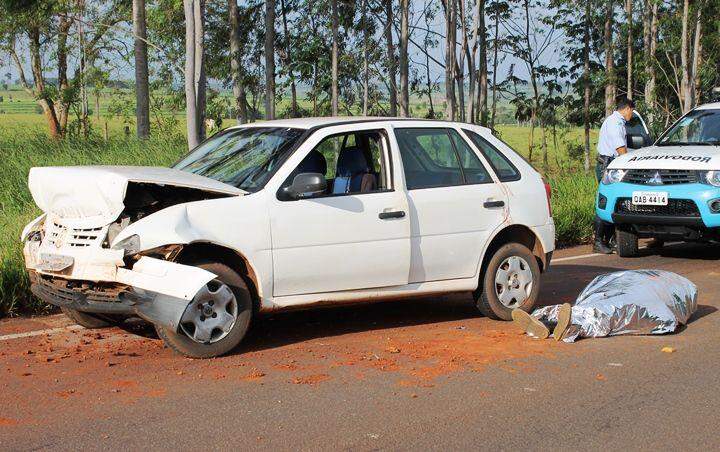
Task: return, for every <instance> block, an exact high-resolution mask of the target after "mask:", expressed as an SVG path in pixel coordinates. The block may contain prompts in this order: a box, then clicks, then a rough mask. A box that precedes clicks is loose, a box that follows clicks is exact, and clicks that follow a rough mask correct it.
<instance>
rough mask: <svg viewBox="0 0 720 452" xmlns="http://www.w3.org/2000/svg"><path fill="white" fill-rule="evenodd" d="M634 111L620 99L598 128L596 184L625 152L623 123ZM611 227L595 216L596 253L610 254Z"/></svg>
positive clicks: (630, 103)
mask: <svg viewBox="0 0 720 452" xmlns="http://www.w3.org/2000/svg"><path fill="white" fill-rule="evenodd" d="M634 109H635V103H633V101H632V100H630V99H628V98H627V97H620V98H618V99H617V101H616V104H615V111H614V112H613V113H612V114H611V115H610V116H608V117H607V118H605V121H603V123H602V126H601V127H600V137H599V139H598V157H597V164H596V166H595V176H596V177H597V180H598V182H600V181H601V180H602V177H603V173H604V172H605V169H606V168H607V166H608V165H609V164H610V162H612V161H613V160H615V157H617V156H618V155H622V154H625V153H626V152H627V138H626V132H625V122H627V121H630V120H631V119H632V116H633V111H634ZM613 232H614V230H613V226H612V225H611V224H608V223H605V222H604V221H602V220H601V219H600V218H598V216H597V215H595V245H594V246H593V251H595V252H596V253H603V254H611V253H612V248H611V247H610V239H611V238H612V236H613Z"/></svg>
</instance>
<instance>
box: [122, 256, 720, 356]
mask: <svg viewBox="0 0 720 452" xmlns="http://www.w3.org/2000/svg"><path fill="white" fill-rule="evenodd" d="M619 270H622V269H620V268H614V267H601V266H594V265H577V264H571V265H567V264H564V265H558V266H556V267H554V269H553V270H552V271H551V272H549V273H546V274H545V275H543V280H542V288H541V291H540V299H539V301H538V306H546V305H551V304H559V303H572V302H574V301H575V298H576V297H577V296H578V295H579V294H580V292H581V291H582V289H584V288H585V286H586V285H587V284H588V283H589V282H590V281H591V280H592V279H593V278H595V277H596V276H598V275H600V274H602V273H609V272H613V271H619ZM715 311H717V309H716V308H715V307H713V306H708V305H701V306H699V307H698V310H697V312H696V313H695V315H693V317H692V320H691V323H692V322H693V321H695V320H698V319H700V318H702V317H704V316H706V315H709V314H712V313H714V312H715ZM479 316H480V314H479V313H478V311H477V310H476V308H475V306H474V304H473V299H472V295H471V294H469V293H463V294H449V295H438V296H426V297H421V298H407V299H401V300H394V301H384V302H375V303H370V304H347V305H339V306H333V307H324V308H316V309H309V310H306V311H292V312H284V313H276V314H271V315H263V316H260V317H259V318H258V319H257V320H256V321H255V322H254V324H253V327H252V328H251V330H250V331H249V332H248V335H247V337H246V338H245V340H244V341H243V343H242V345H241V346H240V347H239V348H238V349H237V350H236V352H235V353H245V352H248V351H261V350H265V349H271V348H276V347H281V346H285V345H291V344H294V343H300V342H304V341H308V340H312V339H318V338H331V337H334V336H341V335H345V334H352V333H359V332H367V331H376V330H390V329H393V328H399V327H408V326H418V325H431V324H438V323H445V322H455V321H460V320H465V319H468V320H469V319H473V318H477V317H479ZM121 328H123V329H124V330H126V331H128V332H130V333H133V334H137V335H140V336H145V337H152V338H156V337H157V335H156V333H155V329H154V328H153V327H152V325H150V324H148V323H145V322H142V321H129V322H125V323H124V324H123V325H122V326H121Z"/></svg>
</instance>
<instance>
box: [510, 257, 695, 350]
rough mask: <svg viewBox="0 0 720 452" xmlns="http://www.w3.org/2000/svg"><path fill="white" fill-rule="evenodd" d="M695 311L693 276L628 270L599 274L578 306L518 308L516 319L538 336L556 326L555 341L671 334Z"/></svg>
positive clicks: (581, 296)
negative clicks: (691, 278) (529, 311)
mask: <svg viewBox="0 0 720 452" xmlns="http://www.w3.org/2000/svg"><path fill="white" fill-rule="evenodd" d="M696 309H697V287H696V286H695V284H693V283H692V282H690V281H689V280H688V279H686V278H684V277H682V276H680V275H678V274H675V273H672V272H668V271H664V270H627V271H620V272H614V273H608V274H604V275H600V276H597V277H596V278H595V279H594V280H593V281H592V282H591V283H590V284H589V285H588V286H587V287H586V288H585V290H583V292H582V293H581V294H580V296H578V298H577V301H576V302H575V305H574V306H571V305H569V304H567V303H566V304H562V305H552V306H545V307H543V308H540V309H536V310H535V311H534V312H533V313H532V314H527V313H525V312H524V311H521V310H519V309H516V310H515V311H513V320H514V321H515V323H516V325H518V326H519V327H520V328H521V329H523V330H524V331H525V332H526V333H527V334H528V335H531V336H533V337H538V338H545V337H548V335H549V329H550V328H553V337H554V338H555V340H562V341H564V342H574V341H575V340H576V339H577V338H579V337H606V336H616V335H622V334H665V333H672V332H674V331H675V330H677V328H678V327H679V326H680V325H685V324H686V323H687V321H688V319H689V318H690V316H692V314H693V313H694V312H695V310H696ZM667 348H670V347H667ZM663 351H666V350H665V349H663ZM668 353H672V351H669V352H668Z"/></svg>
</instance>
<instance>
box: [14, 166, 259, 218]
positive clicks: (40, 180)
mask: <svg viewBox="0 0 720 452" xmlns="http://www.w3.org/2000/svg"><path fill="white" fill-rule="evenodd" d="M131 182H136V183H146V184H156V185H159V186H174V187H183V188H190V189H197V190H200V191H204V192H209V193H217V194H226V195H241V194H245V193H247V192H245V191H243V190H240V189H239V188H236V187H233V186H231V185H228V184H225V183H223V182H219V181H216V180H214V179H210V178H207V177H204V176H199V175H197V174H192V173H187V172H184V171H180V170H176V169H172V168H164V167H145V166H63V167H36V168H31V169H30V174H29V176H28V187H29V188H30V193H31V194H32V197H33V199H34V200H35V203H36V204H37V205H38V207H40V209H42V210H43V211H44V212H45V213H48V214H52V215H54V216H56V217H59V218H61V219H64V220H66V223H68V225H69V226H74V227H98V226H104V225H106V224H109V223H112V222H113V221H115V220H116V219H117V218H118V217H119V216H120V214H121V213H122V211H123V209H124V208H125V205H124V202H123V201H124V200H125V194H126V191H127V188H128V184H129V183H131Z"/></svg>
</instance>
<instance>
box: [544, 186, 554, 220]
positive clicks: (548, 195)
mask: <svg viewBox="0 0 720 452" xmlns="http://www.w3.org/2000/svg"><path fill="white" fill-rule="evenodd" d="M543 185H545V197H546V198H547V205H548V213H549V214H550V216H552V204H550V198H551V197H552V189H551V188H550V184H548V183H547V182H546V181H545V179H543Z"/></svg>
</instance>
